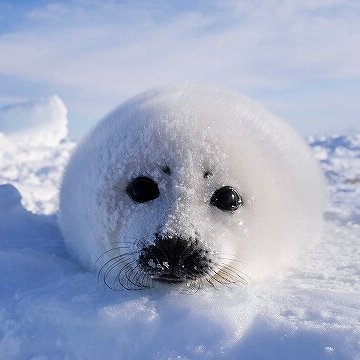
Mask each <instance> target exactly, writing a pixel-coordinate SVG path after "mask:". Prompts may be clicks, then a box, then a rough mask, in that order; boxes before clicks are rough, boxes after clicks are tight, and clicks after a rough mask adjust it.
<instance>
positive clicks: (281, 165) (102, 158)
mask: <svg viewBox="0 0 360 360" xmlns="http://www.w3.org/2000/svg"><path fill="white" fill-rule="evenodd" d="M322 205H323V181H322V176H321V173H320V171H319V169H318V165H317V164H316V162H315V161H314V160H313V158H312V155H311V152H310V151H309V149H308V148H307V146H306V145H305V144H304V142H303V141H302V140H301V139H300V137H298V136H297V135H296V134H295V133H294V132H293V131H292V130H291V129H290V128H289V127H288V126H287V125H286V124H284V123H282V122H281V121H279V120H278V119H276V118H275V117H274V116H273V115H271V114H270V113H269V112H268V111H266V110H265V109H263V108H262V107H260V106H259V105H257V104H255V103H254V102H252V101H251V100H249V99H247V98H244V97H242V96H240V95H238V94H234V93H231V92H227V91H224V90H219V89H217V88H207V87H201V86H195V85H184V86H168V87H165V88H161V89H155V90H152V91H149V92H146V93H143V94H141V95H138V96H137V97H135V98H133V99H131V100H129V101H127V102H126V103H124V104H123V105H122V106H120V107H119V108H117V109H116V110H115V111H113V112H112V113H111V114H110V115H109V116H107V117H106V118H105V119H104V120H103V121H101V122H100V123H99V124H98V125H97V126H96V127H95V128H94V129H93V131H92V132H91V133H90V134H89V135H88V136H87V137H86V138H85V139H84V140H83V141H82V142H81V143H80V145H79V146H78V148H77V150H76V151H75V153H74V154H73V156H72V158H71V160H70V163H69V165H68V167H67V169H66V171H65V173H64V177H63V182H62V187H61V193H60V214H59V218H60V224H61V227H62V230H63V233H64V237H65V242H66V244H67V246H68V248H69V249H70V250H71V251H72V252H73V254H75V255H76V257H77V258H78V259H79V260H80V261H81V262H82V263H83V264H84V265H85V266H87V267H88V268H93V267H94V266H95V267H96V268H97V270H98V271H99V275H100V276H101V277H103V279H104V281H105V283H106V284H107V285H109V286H110V287H112V288H117V287H125V288H141V287H149V286H152V285H155V284H159V283H171V284H184V285H186V286H189V287H196V288H198V287H200V286H202V285H205V284H209V285H214V286H215V285H217V284H220V283H233V282H234V283H236V282H241V283H246V282H247V281H248V279H255V278H260V277H263V276H264V275H265V274H267V273H269V272H270V271H274V270H277V269H279V268H280V266H283V265H284V264H286V263H289V262H292V261H293V255H294V253H295V252H296V250H298V249H299V248H302V247H303V246H304V245H305V244H306V243H308V242H310V241H311V240H313V239H316V238H317V237H318V236H319V231H320V223H321V216H322Z"/></svg>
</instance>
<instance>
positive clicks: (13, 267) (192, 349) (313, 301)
mask: <svg viewBox="0 0 360 360" xmlns="http://www.w3.org/2000/svg"><path fill="white" fill-rule="evenodd" d="M6 134H7V135H6V136H5V137H6V138H7V137H8V136H9V135H10V133H9V132H8V131H7V133H6ZM309 142H310V144H311V145H312V147H313V150H314V153H315V155H316V156H317V157H318V158H319V160H320V161H321V164H322V167H323V170H324V172H325V173H326V176H327V181H328V192H329V202H328V205H327V211H326V221H325V227H324V233H323V237H322V240H321V242H320V243H318V244H317V245H315V246H314V247H313V248H311V249H309V250H306V251H305V252H304V253H303V254H302V255H301V257H300V260H299V261H298V262H297V263H294V266H293V267H292V268H290V269H288V270H287V271H286V272H285V273H284V274H279V275H278V276H274V277H273V278H271V279H270V280H269V281H267V282H266V283H260V284H253V285H249V286H234V287H232V286H230V287H228V288H226V287H224V288H219V289H211V288H209V289H202V290H200V291H198V292H195V293H192V294H189V293H185V294H184V293H179V292H176V291H170V290H169V291H165V290H163V291H161V292H159V291H155V290H153V291H147V290H144V291H111V290H109V289H107V288H106V287H105V286H104V285H103V283H102V282H101V281H100V283H99V284H98V283H97V278H96V274H93V273H91V272H88V271H86V270H84V269H83V268H81V267H80V266H79V265H78V264H77V263H75V262H74V261H72V260H71V258H70V257H69V255H68V253H67V252H66V250H65V248H64V245H63V240H62V237H61V234H60V231H59V228H58V225H57V221H56V217H55V215H54V211H55V210H56V207H57V205H56V204H57V191H58V179H60V176H61V172H62V170H63V167H64V165H65V163H66V160H67V159H68V157H69V154H70V153H71V151H72V149H73V144H72V143H70V142H66V141H65V142H63V143H60V144H58V145H57V146H52V150H51V151H49V148H46V149H44V148H43V147H41V146H35V145H34V143H32V144H31V145H27V146H23V147H22V148H21V150H18V152H17V153H16V154H14V153H13V152H12V151H10V150H9V149H8V147H7V146H6V145H4V144H5V141H4V142H3V143H1V138H0V146H1V148H0V153H1V154H2V155H1V156H2V157H1V161H0V179H1V183H3V184H4V183H10V184H13V185H10V184H4V185H2V186H0V359H6V360H7V359H32V360H35V359H37V360H38V359H44V360H45V359H47V360H50V359H51V360H52V359H55V360H56V359H110V360H111V359H127V358H131V359H245V360H246V359H248V360H250V359H251V360H257V359H274V360H275V359H276V360H282V359H283V360H288V359H295V360H297V359H299V360H300V359H310V360H322V359H324V360H328V359H338V360H344V359H354V360H356V359H360V296H359V294H360V262H359V259H360V243H359V234H360V209H359V192H360V133H356V134H353V135H350V136H345V135H334V136H323V137H317V138H311V139H309ZM53 145H54V144H53ZM16 146H17V145H16ZM17 149H18V148H17ZM17 157H19V159H18V158H17ZM14 185H15V186H14ZM16 188H19V189H20V192H19V191H18V190H17V189H16ZM41 189H45V192H46V194H47V195H46V196H45V197H44V196H43V195H42V192H41ZM20 193H21V194H20ZM21 197H22V198H23V199H22V201H21ZM29 209H31V210H32V211H29Z"/></svg>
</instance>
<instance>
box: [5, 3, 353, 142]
mask: <svg viewBox="0 0 360 360" xmlns="http://www.w3.org/2000/svg"><path fill="white" fill-rule="evenodd" d="M183 81H190V82H200V83H205V84H216V85H220V86H224V87H227V88H230V89H233V90H236V91H239V92H242V93H244V94H246V95H249V96H251V97H253V98H255V99H256V100H258V101H260V102H261V103H263V104H265V105H266V106H267V107H269V108H270V109H271V110H272V111H273V112H275V113H276V114H278V115H279V116H280V117H282V118H283V119H285V120H286V121H287V122H288V123H290V124H291V125H292V126H294V127H295V128H297V129H298V130H299V131H300V132H302V133H303V134H311V133H324V132H327V133H328V132H338V131H347V130H348V129H351V128H354V127H358V128H359V125H358V124H359V117H360V116H359V114H360V101H359V94H360V1H358V0H302V1H300V0H299V1H296V0H248V1H247V0H243V1H240V0H239V1H237V0H229V1H226V0H225V1H220V0H218V1H216V0H212V1H211V0H199V1H159V0H153V1H146V0H142V1H137V0H133V1H130V0H129V1H108V0H67V1H59V2H56V1H45V0H37V1H25V0H24V1H19V0H11V1H10V0H9V1H7V0H2V1H1V2H0V84H1V85H0V103H2V104H10V103H14V102H19V101H23V100H28V99H36V98H37V97H41V96H46V95H51V94H54V93H56V94H58V95H59V96H60V97H61V98H62V99H63V100H64V102H65V104H66V105H67V107H68V110H69V122H70V130H71V134H72V135H73V136H75V137H76V136H78V135H80V134H82V133H83V132H84V131H85V130H86V129H88V128H89V127H90V126H91V125H92V124H94V122H96V120H98V119H99V118H100V117H102V116H103V115H105V114H106V113H107V112H109V111H110V110H111V109H112V108H113V107H114V106H116V105H118V104H119V103H120V102H122V101H123V100H124V99H126V98H128V97H130V96H132V95H134V94H136V93H138V92H140V91H143V90H146V89H148V88H150V87H153V86H158V85H161V84H167V83H170V82H183Z"/></svg>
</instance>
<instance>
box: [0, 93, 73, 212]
mask: <svg viewBox="0 0 360 360" xmlns="http://www.w3.org/2000/svg"><path fill="white" fill-rule="evenodd" d="M66 114H67V110H66V107H65V105H64V103H63V102H62V100H61V99H60V98H59V97H58V96H56V95H55V96H51V97H49V98H42V99H40V100H38V101H32V102H26V103H21V104H14V105H9V106H5V107H3V108H0V164H1V165H0V166H1V169H0V184H6V183H11V184H14V185H15V186H16V187H17V189H18V190H19V191H20V193H21V194H22V203H23V205H24V206H25V208H26V209H27V210H31V211H33V212H36V213H43V214H50V213H53V212H54V211H55V210H56V208H57V189H58V188H59V184H60V179H61V169H62V168H63V167H64V165H65V163H66V162H67V160H68V156H69V151H70V150H71V149H72V148H73V146H74V144H73V143H71V142H69V141H64V140H66V136H67V131H68V130H67V117H66Z"/></svg>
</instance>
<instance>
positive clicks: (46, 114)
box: [0, 95, 68, 146]
mask: <svg viewBox="0 0 360 360" xmlns="http://www.w3.org/2000/svg"><path fill="white" fill-rule="evenodd" d="M67 131H68V129H67V109H66V107H65V105H64V103H63V101H62V100H61V99H60V98H59V97H58V96H57V95H54V96H50V97H44V98H41V99H39V100H36V101H29V102H23V103H18V104H13V105H8V106H4V107H0V133H2V134H3V135H5V137H6V139H7V140H8V141H9V142H10V143H11V144H22V145H24V144H26V145H28V146H57V145H59V143H60V142H61V141H62V140H64V139H65V138H66V137H67ZM0 144H1V138H0Z"/></svg>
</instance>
